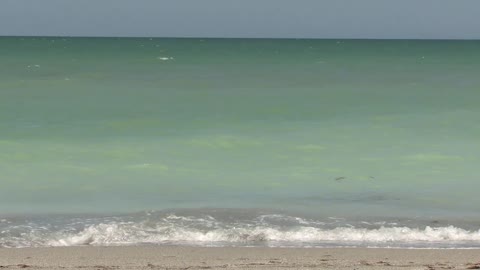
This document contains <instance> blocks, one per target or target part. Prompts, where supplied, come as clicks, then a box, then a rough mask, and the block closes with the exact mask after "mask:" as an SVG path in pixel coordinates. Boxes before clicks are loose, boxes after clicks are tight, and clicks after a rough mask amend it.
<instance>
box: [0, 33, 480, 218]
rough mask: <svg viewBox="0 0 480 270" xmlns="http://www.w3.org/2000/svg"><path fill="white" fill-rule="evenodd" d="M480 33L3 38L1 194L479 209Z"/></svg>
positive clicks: (65, 202) (25, 207) (73, 207)
mask: <svg viewBox="0 0 480 270" xmlns="http://www.w3.org/2000/svg"><path fill="white" fill-rule="evenodd" d="M479 74H480V42H478V41H381V40H378V41H366V40H249V39H117V38H20V37H15V38H0V212H2V213H13V214H15V213H56V212H62V213H79V212H82V213H99V212H100V213H111V212H132V211H143V210H150V209H153V210H160V209H166V208H176V209H177V208H190V209H191V208H193V209H196V208H242V209H244V208H259V209H282V210H288V211H304V212H309V213H316V214H326V215H337V216H355V215H372V216H386V217H391V216H403V217H419V216H428V217H437V216H440V217H469V218H476V219H478V216H476V215H477V213H478V211H480V196H478V190H479V189H480V181H479V180H480V169H479V164H480V76H479Z"/></svg>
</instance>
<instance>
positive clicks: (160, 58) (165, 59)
mask: <svg viewBox="0 0 480 270" xmlns="http://www.w3.org/2000/svg"><path fill="white" fill-rule="evenodd" d="M157 59H158V60H161V61H169V60H173V59H174V58H173V57H162V56H159V57H157Z"/></svg>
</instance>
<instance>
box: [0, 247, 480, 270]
mask: <svg viewBox="0 0 480 270" xmlns="http://www.w3.org/2000/svg"><path fill="white" fill-rule="evenodd" d="M0 269H87V270H88V269H101V270H105V269H358V270H361V269H426V270H433V269H480V250H458V249H457V250H413V249H365V248H335V249H329V248H325V249H323V248H206V247H201V248H200V247H173V246H172V247H169V246H162V247H153V246H142V247H65V248H26V249H0Z"/></svg>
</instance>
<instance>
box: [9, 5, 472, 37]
mask: <svg viewBox="0 0 480 270" xmlns="http://www.w3.org/2000/svg"><path fill="white" fill-rule="evenodd" d="M0 36H119V37H124V36H132V37H250V38H378V39H392V38H393V39H404V38H408V39H480V0H0Z"/></svg>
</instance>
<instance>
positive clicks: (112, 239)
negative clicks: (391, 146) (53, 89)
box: [0, 214, 480, 248]
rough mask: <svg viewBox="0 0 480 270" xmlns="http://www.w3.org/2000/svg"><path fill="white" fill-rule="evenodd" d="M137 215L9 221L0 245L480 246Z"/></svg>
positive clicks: (296, 224) (426, 234)
mask: <svg viewBox="0 0 480 270" xmlns="http://www.w3.org/2000/svg"><path fill="white" fill-rule="evenodd" d="M144 217H149V216H148V215H146V216H144ZM136 218H138V216H137V217H129V218H124V217H122V218H119V217H115V218H94V219H86V220H85V221H81V219H75V220H68V221H69V222H66V223H63V225H62V226H59V224H58V223H57V224H53V223H44V224H40V223H39V222H37V223H35V222H31V221H29V222H26V223H25V222H24V223H23V224H19V223H18V222H17V223H16V224H14V223H15V222H10V226H3V228H1V231H0V246H2V247H42V246H49V247H55V246H79V245H93V246H121V245H143V244H157V245H197V246H268V247H334V246H348V247H360V246H362V247H413V248H462V247H463V248H478V247H480V230H466V229H462V228H458V227H455V226H443V227H431V226H425V227H423V228H420V227H418V228H412V227H406V226H392V225H391V224H390V223H385V222H378V224H383V225H375V226H376V227H374V228H372V227H369V228H366V227H358V226H361V225H360V224H366V223H368V226H371V224H372V222H365V221H362V222H359V223H358V224H356V225H355V226H354V225H351V224H349V225H347V224H345V223H344V224H343V225H338V224H337V226H336V227H335V225H334V224H335V223H338V220H335V219H331V218H330V219H328V220H330V223H328V222H326V221H318V220H307V219H304V218H299V217H292V216H284V215H260V216H256V217H255V218H253V219H249V220H235V219H233V220H231V221H228V222H226V221H225V220H219V219H218V218H215V217H212V216H209V215H204V216H202V217H196V216H180V215H175V214H170V215H166V216H163V217H161V218H159V219H156V218H153V219H152V218H145V219H143V220H140V221H137V220H135V219H136ZM126 219H127V220H126ZM128 219H130V220H128ZM64 221H65V220H64ZM3 223H8V222H3ZM0 224H1V223H0Z"/></svg>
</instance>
